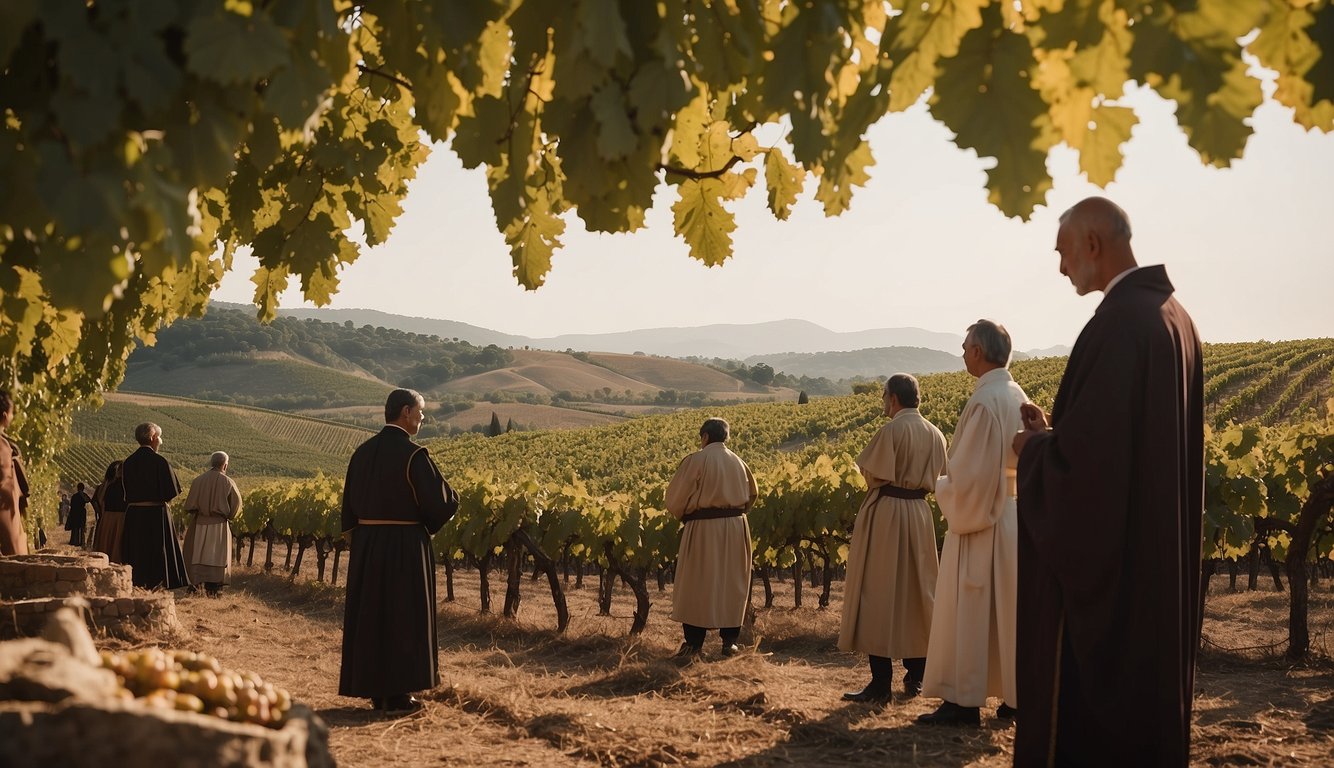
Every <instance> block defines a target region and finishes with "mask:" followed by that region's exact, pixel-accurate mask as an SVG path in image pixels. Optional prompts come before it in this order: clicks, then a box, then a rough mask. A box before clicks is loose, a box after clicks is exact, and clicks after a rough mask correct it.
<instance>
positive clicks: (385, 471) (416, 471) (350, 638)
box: [338, 426, 458, 698]
mask: <svg viewBox="0 0 1334 768" xmlns="http://www.w3.org/2000/svg"><path fill="white" fill-rule="evenodd" d="M457 509H458V496H457V495H455V494H454V491H453V490H452V489H451V488H450V487H449V485H448V484H447V483H446V482H445V480H444V478H443V477H441V475H440V470H439V469H437V468H436V466H435V462H433V461H431V456H430V454H429V453H428V452H427V451H426V449H425V448H423V447H421V446H419V445H417V444H416V443H414V442H412V439H411V437H409V435H408V433H407V432H405V431H404V430H402V429H399V428H398V427H396V426H385V428H384V429H383V430H381V431H380V433H379V434H378V435H376V436H375V437H372V438H371V439H369V440H367V441H366V442H364V443H362V444H361V446H360V447H359V448H357V450H356V451H355V452H354V453H353V454H352V460H351V461H350V462H349V463H348V465H347V479H346V481H345V482H344V484H343V531H344V532H345V533H346V532H348V531H350V532H351V535H352V543H351V552H350V554H349V562H348V569H347V603H346V605H345V607H344V611H343V664H342V669H341V672H340V675H339V681H338V692H339V693H340V694H342V695H343V696H361V697H365V698H386V697H390V696H398V695H400V694H405V693H411V692H413V691H420V690H425V689H428V688H434V687H435V686H436V685H438V684H439V683H440V670H439V666H438V664H439V661H438V659H437V653H436V647H437V645H436V635H435V615H436V602H435V555H434V553H433V552H432V549H431V536H432V534H434V533H435V532H436V531H438V530H440V528H441V526H443V525H444V524H445V522H446V521H448V520H449V518H451V517H453V516H454V512H455V511H456V510H457ZM368 520H390V521H397V522H406V523H409V524H407V525H394V524H389V525H376V524H373V523H367V522H365V521H368Z"/></svg>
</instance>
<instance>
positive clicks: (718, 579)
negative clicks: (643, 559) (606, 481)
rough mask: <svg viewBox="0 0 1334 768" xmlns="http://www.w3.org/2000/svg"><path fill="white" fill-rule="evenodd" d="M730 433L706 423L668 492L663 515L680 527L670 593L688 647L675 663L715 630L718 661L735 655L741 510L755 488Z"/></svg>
mask: <svg viewBox="0 0 1334 768" xmlns="http://www.w3.org/2000/svg"><path fill="white" fill-rule="evenodd" d="M729 432H730V429H729V427H728V424H727V422H726V421H724V420H722V419H708V420H707V421H705V422H704V426H702V427H700V429H699V445H700V449H699V450H698V451H696V452H695V453H692V454H690V455H689V456H687V457H685V459H683V460H682V461H681V466H679V467H677V469H676V474H675V475H674V476H673V477H672V481H671V483H669V484H668V485H667V511H668V512H671V513H672V515H673V516H674V517H675V518H676V519H678V520H680V521H681V522H682V523H683V524H684V526H685V527H684V529H683V530H682V531H681V548H680V550H679V551H678V553H677V556H676V579H675V582H674V586H673V587H672V621H679V622H681V627H682V631H683V632H684V633H685V641H684V642H682V643H681V648H680V650H678V651H677V656H682V657H688V656H694V655H696V654H698V653H699V652H700V649H701V648H702V647H703V646H704V636H705V635H706V634H707V633H708V630H710V629H717V630H718V634H719V635H721V636H722V641H723V655H724V656H734V655H736V654H737V653H738V652H740V650H741V649H740V647H739V646H738V645H737V638H738V637H739V636H740V634H741V621H742V619H743V618H745V614H746V601H747V600H748V599H749V597H750V567H751V546H750V524H749V523H748V522H747V521H746V510H748V509H750V506H751V504H753V503H755V497H756V496H758V495H759V489H758V487H757V486H756V484H755V476H754V475H752V474H751V473H750V468H749V467H747V466H746V462H744V461H742V460H741V457H739V456H737V455H736V454H735V453H732V452H731V451H730V450H728V449H727V446H726V445H724V443H725V442H726V441H727V438H728V436H729Z"/></svg>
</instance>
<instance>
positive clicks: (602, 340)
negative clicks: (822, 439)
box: [212, 301, 1070, 360]
mask: <svg viewBox="0 0 1334 768" xmlns="http://www.w3.org/2000/svg"><path fill="white" fill-rule="evenodd" d="M212 306H214V307H221V308H224V309H236V310H244V311H246V312H248V313H249V314H250V315H252V316H253V315H254V308H253V307H250V306H248V305H245V304H233V303H228V302H222V301H215V302H213V304H212ZM278 314H279V315H280V316H284V317H292V318H303V319H304V318H311V319H315V320H321V321H324V322H329V323H340V324H341V323H346V322H351V323H352V324H353V325H354V326H355V327H358V328H360V327H361V326H363V325H370V326H372V327H379V328H394V329H397V330H401V331H407V332H409V333H420V334H424V335H428V336H439V337H440V338H441V339H459V340H460V341H466V342H469V343H471V344H475V345H477V346H485V345H487V344H495V345H497V346H500V347H515V348H524V347H527V348H530V349H548V350H555V351H558V352H559V351H564V350H574V351H585V352H611V353H621V354H633V353H635V352H642V353H644V354H646V355H657V356H660V357H699V358H715V357H716V358H724V359H731V360H745V359H747V358H750V357H757V356H760V355H774V354H779V353H783V352H808V353H809V352H852V351H860V350H864V349H876V348H884V347H920V348H924V349H934V350H939V351H941V352H949V353H952V354H953V353H956V352H957V351H958V349H959V345H960V344H961V343H963V336H962V335H961V334H958V333H943V332H939V331H930V330H925V329H922V328H873V329H870V330H863V331H846V332H844V331H831V330H829V329H828V328H824V327H823V326H820V325H817V324H816V323H812V322H809V321H807V320H772V321H768V322H762V323H744V324H743V323H731V324H716V325H703V326H696V327H689V328H643V329H639V330H634V331H621V332H618V333H571V334H564V335H561V336H548V337H543V338H534V337H529V336H520V335H517V334H512V333H502V332H500V331H494V330H491V329H490V328H482V327H480V326H476V325H470V324H468V323H462V322H458V321H456V320H440V319H436V318H430V317H410V316H407V315H396V314H393V313H390V312H382V311H380V310H378V309H315V308H305V307H302V308H295V309H280V310H278ZM1069 352H1070V347H1068V346H1066V345H1058V346H1054V347H1048V348H1046V349H1039V350H1029V351H1026V352H1023V353H1020V352H1016V353H1015V359H1024V358H1025V357H1059V356H1062V355H1066V354H1069Z"/></svg>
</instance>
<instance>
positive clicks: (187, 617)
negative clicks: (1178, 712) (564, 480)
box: [106, 569, 1334, 768]
mask: <svg viewBox="0 0 1334 768" xmlns="http://www.w3.org/2000/svg"><path fill="white" fill-rule="evenodd" d="M492 583H493V589H495V590H496V591H495V594H494V597H495V604H497V605H498V604H499V603H500V602H501V600H500V598H501V597H502V596H503V594H502V591H501V590H503V579H502V578H500V577H499V575H497V577H496V578H493V580H492ZM595 585H596V578H592V579H586V580H585V588H584V589H582V590H573V589H571V590H570V591H569V593H568V594H569V599H570V609H571V614H572V621H571V624H570V629H569V631H568V632H567V633H566V634H565V635H563V636H562V635H557V634H556V633H555V632H554V619H553V613H552V611H551V608H550V602H549V601H550V595H549V593H548V592H547V591H546V590H545V587H544V584H543V583H541V582H532V581H529V580H528V579H527V578H525V579H524V584H523V603H522V609H521V611H520V614H519V618H518V620H516V621H510V620H506V619H503V618H501V617H499V616H496V615H480V614H478V612H477V609H478V606H479V600H478V588H477V578H476V574H475V573H472V572H467V573H461V574H458V575H457V578H456V585H455V588H456V594H457V596H458V599H457V601H456V602H454V603H447V604H443V605H442V606H441V610H440V638H441V652H440V660H441V663H442V676H443V682H442V684H441V686H440V687H439V688H438V689H436V690H433V691H430V692H428V693H426V694H425V696H424V698H425V700H426V707H425V708H424V709H423V710H422V711H420V712H417V713H414V714H410V715H407V716H404V717H387V716H383V715H380V714H377V713H375V712H373V711H371V710H370V709H369V708H368V706H367V704H366V702H364V701H360V700H352V699H345V698H342V697H339V696H338V695H337V678H338V665H339V654H340V650H339V648H340V646H339V643H340V638H341V621H342V596H343V591H342V589H341V588H340V587H329V586H327V585H322V584H319V583H313V582H304V581H298V582H297V583H291V582H289V581H288V580H287V579H286V578H283V577H279V576H274V575H269V574H264V573H262V572H259V571H257V570H246V569H242V570H241V571H240V572H239V573H238V574H237V576H236V578H235V581H234V584H233V586H231V587H230V588H228V590H227V591H226V592H225V593H224V595H223V597H221V598H219V599H208V598H203V597H193V596H183V597H181V598H180V599H179V601H178V604H177V612H178V615H179V617H180V619H181V623H182V625H183V627H184V632H183V634H182V635H180V636H176V637H145V638H142V639H141V640H140V641H139V642H137V643H130V644H128V645H158V644H161V645H169V646H171V647H178V648H179V647H183V648H187V649H191V650H197V651H204V652H208V653H211V654H214V655H216V656H218V657H219V658H220V659H221V660H222V661H223V663H224V664H226V665H227V666H229V667H232V668H235V669H243V670H253V671H255V672H258V673H259V674H261V675H262V676H263V677H264V678H265V679H267V680H271V681H273V682H274V683H276V684H278V685H282V686H284V687H286V688H287V689H289V690H290V691H291V692H292V694H293V696H294V697H296V698H298V699H300V700H302V701H304V702H306V703H308V704H310V705H311V706H312V707H314V708H315V709H316V710H318V711H319V713H320V715H321V716H322V717H323V718H324V719H325V720H326V721H327V722H328V724H329V726H330V728H331V744H332V748H333V751H334V754H335V757H336V758H337V760H338V762H339V764H341V765H346V766H382V765H396V766H446V765H460V766H463V765H478V766H481V765H486V766H494V765H501V766H567V765H598V766H655V765H709V766H777V765H799V766H820V765H831V766H832V765H920V766H1005V765H1009V764H1010V761H1011V758H1012V745H1013V734H1014V731H1013V727H1012V726H1010V725H1009V724H1007V723H1005V722H1002V721H997V720H995V719H993V718H992V717H991V712H990V711H989V710H984V711H983V725H982V727H981V728H980V729H975V730H969V729H956V728H927V727H922V726H917V725H914V724H913V722H912V721H913V718H915V717H916V716H917V715H919V714H922V713H924V712H928V711H930V710H931V709H933V708H934V706H935V705H936V702H935V701H933V700H929V699H920V698H919V699H913V700H906V701H905V700H901V699H898V698H896V700H895V701H894V702H893V703H892V704H889V705H887V706H884V707H873V706H868V705H860V704H848V703H845V702H842V701H840V700H839V695H840V693H841V692H843V691H845V690H853V689H856V688H859V687H860V686H861V684H862V683H863V682H864V680H865V675H866V671H865V670H866V668H865V663H864V661H863V660H862V659H860V658H857V657H854V656H853V655H851V654H846V653H842V652H839V651H838V650H837V649H836V648H835V644H834V640H835V635H836V633H837V627H838V619H839V608H840V599H839V594H838V592H839V585H838V584H836V585H835V590H834V600H833V604H832V605H831V606H830V607H829V609H827V610H823V611H821V610H817V609H815V608H814V607H813V606H812V607H803V608H801V609H793V608H792V607H791V605H792V591H791V584H790V583H789V582H784V583H781V584H779V585H777V590H776V591H777V600H776V603H777V605H778V606H779V607H776V608H774V609H771V610H762V611H760V612H759V614H758V618H757V621H756V625H755V630H754V635H753V637H751V638H750V641H751V642H752V643H753V644H756V648H757V649H756V650H754V651H750V652H746V653H744V654H742V655H741V656H738V657H735V658H732V659H724V658H722V657H721V655H720V654H719V653H718V645H717V644H718V641H717V638H716V635H715V636H712V637H710V639H709V645H706V653H705V656H704V658H703V659H701V660H698V661H695V662H691V663H681V662H678V661H676V660H673V659H671V658H670V655H671V653H672V652H673V651H674V650H675V648H676V645H677V644H678V642H679V634H678V633H679V629H678V627H677V625H675V624H672V623H670V622H669V621H668V620H667V613H668V611H669V606H670V602H671V600H670V587H669V588H668V590H669V591H668V592H663V593H656V592H655V593H654V595H653V603H654V609H653V612H652V616H651V619H650V622H649V626H648V629H647V630H646V632H645V633H644V635H643V636H642V637H639V638H630V637H627V636H626V632H627V630H628V628H629V625H630V618H631V617H630V614H631V612H632V610H633V598H632V596H631V595H630V594H629V592H628V591H627V590H624V589H621V590H619V591H618V592H617V594H616V598H615V602H614V604H613V608H612V616H610V617H599V616H597V615H596V614H597V609H596V602H595V591H596V589H595ZM1225 587H1226V584H1225V583H1224V582H1222V581H1221V580H1216V582H1215V589H1216V591H1215V593H1214V594H1213V595H1212V599H1211V601H1210V604H1209V610H1208V613H1209V616H1208V619H1207V623H1206V628H1205V634H1206V636H1207V637H1208V640H1209V642H1208V643H1207V644H1206V651H1205V653H1204V654H1203V657H1202V661H1201V666H1200V673H1199V678H1198V685H1197V700H1196V721H1195V737H1194V745H1195V748H1194V754H1195V763H1196V764H1198V765H1208V766H1217V765H1288V766H1310V767H1311V768H1315V767H1316V766H1327V765H1329V763H1330V755H1331V754H1334V665H1332V664H1331V663H1329V661H1328V659H1329V654H1330V652H1331V650H1334V649H1332V648H1331V647H1330V646H1331V644H1332V643H1334V641H1331V635H1330V630H1331V628H1332V627H1331V624H1332V623H1334V594H1331V592H1330V590H1329V587H1328V585H1325V586H1322V587H1321V588H1319V589H1317V591H1316V592H1315V593H1314V594H1313V596H1312V606H1311V607H1312V631H1313V636H1314V641H1315V645H1316V647H1317V649H1318V653H1320V654H1322V656H1323V660H1321V661H1318V662H1316V663H1313V664H1311V665H1308V666H1304V667H1291V666H1289V665H1287V664H1285V663H1283V662H1282V661H1281V660H1279V659H1277V658H1275V657H1274V655H1273V653H1272V652H1271V651H1265V650H1263V649H1257V648H1255V646H1263V645H1268V644H1270V643H1273V642H1276V641H1278V640H1280V639H1281V638H1282V637H1283V635H1284V632H1285V624H1284V622H1285V617H1286V611H1287V607H1286V606H1287V604H1286V596H1285V595H1279V594H1273V593H1269V592H1249V593H1238V594H1228V593H1226V592H1225V591H1221V589H1220V588H1225ZM443 594H444V591H443V588H442V589H441V595H443ZM756 595H757V596H758V595H759V588H758V586H757V587H756ZM806 595H807V598H808V599H809V600H810V603H808V606H810V605H811V604H813V603H814V597H815V595H814V592H813V591H812V590H809V589H808V590H807V593H806ZM106 643H107V645H109V646H111V647H125V646H126V645H127V644H126V643H124V642H123V641H106ZM1220 646H1221V647H1223V648H1242V649H1244V650H1240V651H1224V650H1220V649H1219V647H1220ZM996 703H998V702H995V701H993V702H992V704H993V706H994V705H995V704H996Z"/></svg>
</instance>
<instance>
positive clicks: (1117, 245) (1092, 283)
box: [1056, 197, 1135, 296]
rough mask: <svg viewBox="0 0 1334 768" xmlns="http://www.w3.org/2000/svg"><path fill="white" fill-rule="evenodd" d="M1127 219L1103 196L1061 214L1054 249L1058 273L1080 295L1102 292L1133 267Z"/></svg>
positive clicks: (1121, 211) (1081, 203) (1081, 202)
mask: <svg viewBox="0 0 1334 768" xmlns="http://www.w3.org/2000/svg"><path fill="white" fill-rule="evenodd" d="M1130 234H1131V233H1130V217H1129V216H1127V215H1126V212H1125V211H1123V210H1121V206H1119V205H1117V204H1116V203H1113V202H1112V201H1111V200H1108V199H1107V198H1105V197H1089V198H1085V199H1084V200H1081V201H1079V202H1078V203H1076V204H1075V205H1074V206H1073V207H1071V208H1070V210H1068V211H1066V212H1065V213H1063V214H1061V228H1060V230H1059V231H1058V232H1057V233H1056V250H1057V252H1059V253H1060V254H1061V274H1063V275H1065V276H1066V277H1068V278H1070V282H1071V283H1072V284H1073V285H1074V286H1075V291H1077V292H1078V293H1079V295H1081V296H1083V295H1084V294H1086V293H1089V292H1091V291H1101V290H1105V289H1106V287H1107V284H1108V283H1110V282H1111V281H1112V278H1114V277H1116V276H1117V275H1119V274H1121V273H1122V272H1124V271H1126V270H1127V269H1130V268H1131V267H1133V266H1135V253H1134V251H1133V250H1132V249H1131V247H1130Z"/></svg>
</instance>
